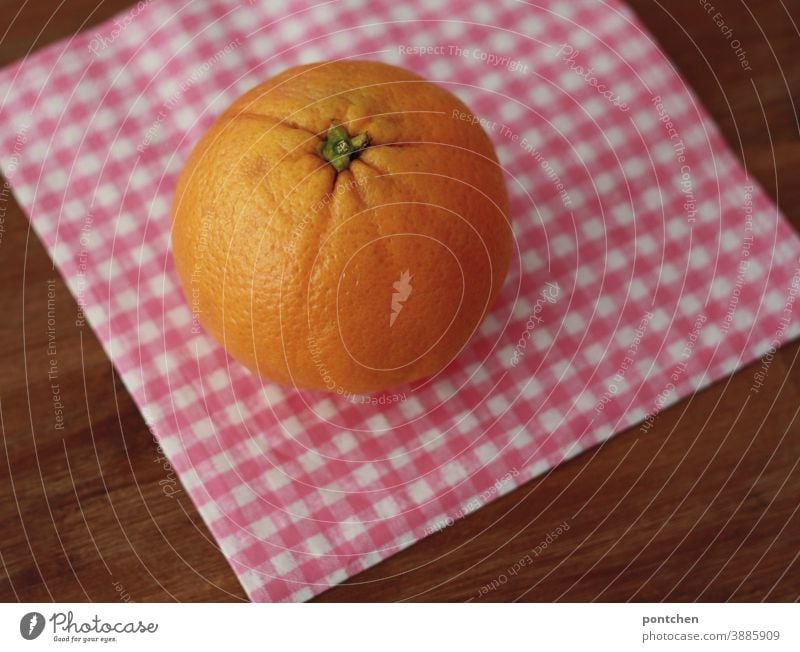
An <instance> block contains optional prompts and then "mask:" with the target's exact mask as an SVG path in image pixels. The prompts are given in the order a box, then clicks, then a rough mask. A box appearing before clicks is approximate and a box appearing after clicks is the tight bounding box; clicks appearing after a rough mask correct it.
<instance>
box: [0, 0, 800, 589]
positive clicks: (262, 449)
mask: <svg viewBox="0 0 800 652" xmlns="http://www.w3.org/2000/svg"><path fill="white" fill-rule="evenodd" d="M140 4H141V3H140ZM282 4H283V3H268V2H253V3H242V2H234V1H227V0H226V1H220V0H213V1H212V0H206V1H195V2H191V3H189V2H183V1H182V0H157V1H156V2H152V3H148V4H145V5H143V6H142V8H141V9H140V10H137V9H133V10H131V12H129V13H128V14H126V15H124V16H125V18H124V19H122V20H120V22H119V24H118V26H116V27H115V25H114V24H112V23H106V24H104V25H101V26H100V27H98V28H97V29H95V30H94V31H91V32H87V33H83V34H80V35H78V36H76V37H75V38H73V39H71V40H69V41H68V42H61V43H58V44H55V45H53V46H51V47H48V48H46V49H44V50H41V51H39V52H37V53H36V54H35V55H33V56H32V57H30V58H28V59H26V60H25V61H22V62H20V63H18V64H16V65H13V66H11V67H9V68H7V69H5V70H4V71H2V73H1V74H0V97H2V120H1V121H0V143H1V147H0V150H1V151H2V161H0V163H1V164H2V169H3V171H4V173H5V174H6V176H7V178H8V179H9V180H10V183H11V185H12V187H13V190H14V193H15V194H16V196H17V198H18V200H19V201H20V202H21V204H22V206H24V207H25V209H26V210H27V212H28V214H29V215H30V217H31V221H32V223H33V226H34V227H35V229H36V231H37V233H38V234H39V236H40V237H41V238H42V240H43V241H44V242H45V244H46V245H47V247H48V249H49V250H50V252H51V254H52V256H53V258H54V260H55V262H56V263H57V265H58V267H59V269H60V270H61V272H62V273H63V275H64V277H65V278H66V281H67V283H68V284H69V286H70V288H71V290H72V291H73V292H74V293H75V295H76V296H77V297H78V298H79V300H80V301H81V303H82V304H83V305H84V306H85V312H86V316H87V318H88V321H89V323H90V324H91V326H92V327H93V328H94V329H95V331H96V332H97V334H98V335H99V337H100V339H101V341H102V343H103V345H104V347H105V349H106V351H107V352H108V355H109V356H110V357H111V359H112V360H113V361H114V364H115V365H116V366H117V368H118V369H119V372H120V373H121V375H122V378H123V380H124V382H125V384H126V385H127V387H128V388H129V390H130V391H131V393H132V394H133V397H134V398H135V400H136V402H137V403H138V405H139V406H140V407H141V409H142V412H143V414H144V416H145V418H146V419H147V421H148V423H149V424H150V425H151V426H152V427H153V429H154V431H155V433H156V434H157V436H158V439H159V441H160V443H161V445H162V447H163V449H164V450H165V452H166V453H167V455H168V456H169V458H170V460H171V461H172V464H173V465H174V467H175V469H176V470H177V472H178V473H179V474H180V477H181V480H182V482H183V484H184V486H185V487H186V490H187V491H188V492H189V494H190V495H191V496H192V499H193V500H194V502H195V503H196V505H197V507H198V509H199V510H200V513H201V514H202V516H203V518H204V519H205V521H206V522H207V523H208V525H209V527H210V528H211V531H212V532H213V533H214V536H215V537H216V539H217V541H218V542H219V545H220V547H221V549H222V551H223V552H224V554H225V555H226V556H227V558H228V559H229V560H230V563H231V565H232V567H233V569H234V570H235V572H236V573H237V575H238V576H239V578H240V580H241V582H242V584H243V586H244V587H245V589H246V590H247V592H248V594H249V595H250V597H251V598H252V599H253V600H306V599H308V598H310V597H311V596H313V595H314V594H316V593H318V592H320V591H322V590H323V589H325V588H327V587H329V586H330V585H332V584H335V583H337V582H340V581H342V580H344V579H345V578H346V577H348V576H350V575H353V574H354V573H356V572H358V571H360V570H362V569H364V568H366V567H368V566H370V565H372V564H374V563H376V562H378V561H379V560H381V559H383V558H385V557H387V556H389V555H391V554H393V553H394V552H397V551H398V550H400V549H402V548H404V547H406V546H408V545H410V544H412V543H413V542H414V541H416V540H417V539H419V538H420V537H421V536H424V534H425V533H426V531H430V530H431V529H435V528H437V527H439V526H440V525H441V524H442V523H443V522H445V521H446V520H447V519H448V518H449V517H450V516H453V515H456V514H459V513H463V510H467V511H468V510H471V509H474V508H475V507H476V506H478V505H480V504H483V503H484V502H485V501H486V500H489V499H491V498H493V497H495V496H496V495H498V494H502V493H506V492H507V491H509V490H511V489H513V488H514V487H515V486H517V485H519V484H521V483H523V482H525V481H527V480H529V479H530V478H532V477H534V476H536V475H538V474H540V473H542V472H543V471H545V470H546V469H548V468H550V467H552V466H553V465H556V464H558V463H559V462H561V461H562V460H564V459H566V458H569V457H571V456H573V455H576V454H577V453H579V452H581V451H583V450H585V449H587V448H588V447H590V446H593V445H595V444H597V443H598V442H600V441H603V440H605V439H606V438H608V437H610V436H611V435H612V434H614V433H615V432H618V431H620V430H622V429H624V428H626V427H628V426H631V425H633V424H635V423H637V422H639V421H641V420H642V419H643V418H645V417H646V416H647V415H648V414H650V413H652V412H654V411H655V410H656V407H657V406H658V405H662V404H671V403H673V402H674V401H676V400H678V399H679V398H681V397H683V396H686V395H687V394H689V393H691V392H692V391H694V390H696V389H697V388H700V387H703V386H705V385H707V384H708V383H710V382H712V381H714V380H715V379H718V378H720V377H722V376H723V375H725V374H728V373H730V372H732V371H733V370H735V369H736V368H738V367H739V366H741V365H743V364H745V363H746V362H748V361H750V360H753V359H754V358H756V357H757V356H759V355H761V354H763V353H764V352H765V351H767V350H768V349H769V347H770V346H772V345H773V344H779V343H781V342H784V341H786V340H788V339H789V338H791V337H794V336H796V335H797V334H798V333H799V332H800V324H799V323H798V319H797V318H796V317H795V316H794V315H793V313H792V310H791V308H792V304H791V299H792V298H793V290H791V289H790V288H791V284H792V282H793V278H794V279H795V281H796V279H797V278H798V277H797V274H798V258H799V257H800V243H799V242H798V238H797V237H796V236H795V235H794V234H793V232H792V231H791V229H790V228H789V227H788V226H787V224H786V222H785V221H784V219H783V218H782V217H781V215H780V214H779V213H778V211H777V209H776V208H775V206H773V205H772V204H771V203H770V201H769V200H768V199H767V198H766V197H765V196H764V194H763V193H762V192H761V191H760V190H759V189H758V188H753V189H752V190H749V189H748V185H749V182H748V179H747V177H746V176H745V174H744V172H743V171H742V169H741V168H740V166H739V165H738V163H737V161H736V160H735V159H734V157H733V156H732V155H731V153H730V151H729V150H728V148H727V146H726V145H725V144H724V143H723V141H722V140H721V139H720V136H719V135H718V133H717V130H716V129H715V127H714V125H713V124H712V123H711V122H710V121H709V120H708V118H707V116H706V114H705V112H704V111H703V109H702V107H700V106H698V105H697V104H696V102H695V100H694V98H693V96H692V95H691V93H690V92H689V91H688V90H687V89H686V87H685V85H684V83H683V81H682V80H681V78H680V76H679V75H678V74H677V73H676V72H675V70H674V69H673V68H672V66H671V65H670V63H669V61H668V60H667V59H666V58H665V57H664V56H663V55H662V54H661V52H660V51H659V50H658V49H657V47H656V46H655V45H654V44H653V42H652V41H651V39H650V37H649V36H648V34H647V33H646V32H644V31H642V29H641V27H640V25H639V24H638V23H637V21H636V19H635V18H634V16H633V15H632V13H631V12H630V11H629V10H628V9H626V8H625V7H623V6H621V5H620V4H619V3H618V2H617V1H616V0H614V1H613V2H606V3H602V2H599V1H595V0H589V1H575V0H570V1H569V2H566V1H560V2H559V1H556V0H542V1H541V2H539V3H538V6H531V5H526V4H524V3H517V2H512V1H510V0H499V1H498V0H495V1H492V2H468V1H467V0H440V1H438V2H436V1H433V0H428V1H427V2H425V3H424V5H425V9H413V8H411V7H410V6H408V4H407V3H399V2H388V1H386V2H374V1H368V0H352V1H351V0H345V1H344V2H324V3H321V4H318V5H316V6H306V5H304V3H300V2H291V3H289V5H290V6H289V7H288V8H287V7H283V8H282V9H278V8H277V7H280V6H281V5H282ZM420 4H422V3H420ZM564 43H568V44H570V47H571V48H572V49H573V50H574V51H576V52H573V53H572V54H573V56H572V58H570V56H569V55H570V49H569V48H561V45H562V44H564ZM451 45H453V46H458V47H459V48H462V49H466V53H464V52H462V53H456V52H455V50H451V49H450V46H451ZM401 46H402V47H401ZM411 46H443V49H440V50H439V51H438V53H433V54H425V55H420V54H414V53H413V52H412V51H409V50H407V49H406V48H407V47H411ZM476 48H478V49H477V50H476ZM482 53H487V54H488V53H491V54H493V55H497V56H498V57H508V58H509V60H508V61H501V62H499V63H498V61H497V60H496V59H493V60H492V61H489V60H488V59H486V57H484V56H483V54H482ZM340 57H362V58H373V59H381V60H384V61H387V62H390V63H396V64H399V65H403V66H406V67H408V68H411V69H413V70H415V71H417V72H419V73H420V74H422V75H424V76H426V77H428V78H429V79H431V80H434V81H437V82H438V83H440V84H442V85H444V86H445V87H447V88H449V89H450V90H452V91H453V92H455V93H456V94H457V95H459V96H460V97H461V98H462V99H464V100H465V101H466V102H467V104H468V105H469V106H470V107H471V108H472V109H473V111H474V112H475V114H476V115H478V116H481V117H482V118H484V119H486V120H487V121H488V123H492V122H494V123H495V124H494V126H492V125H491V124H489V125H488V130H489V132H490V135H491V136H492V138H493V139H494V141H495V143H496V145H497V148H498V155H499V157H500V161H501V163H502V165H503V166H504V168H505V170H506V171H507V179H508V187H509V190H510V193H511V196H512V208H513V216H514V222H515V229H516V237H517V243H518V247H519V249H518V252H517V255H516V258H515V260H514V261H513V262H512V270H511V272H510V276H509V278H508V280H507V282H506V285H505V286H504V291H503V292H502V295H501V296H500V298H499V300H498V302H497V304H496V306H495V307H494V309H493V311H492V313H491V315H490V316H489V318H488V319H487V320H486V322H485V324H484V325H483V327H482V329H481V332H480V334H479V336H477V337H476V338H475V339H474V341H473V342H472V343H471V345H470V346H469V347H468V350H466V351H465V352H464V353H463V355H461V356H460V357H459V358H458V360H457V361H456V362H455V363H454V364H453V365H451V367H450V368H448V369H447V370H446V371H445V372H444V373H442V374H441V375H440V376H439V377H437V378H436V379H435V380H434V381H433V382H431V383H419V384H418V386H416V387H405V388H399V389H398V390H397V391H398V392H401V393H405V397H406V398H405V400H402V401H399V402H396V403H391V404H389V405H385V406H376V405H370V404H360V403H354V402H349V401H347V400H345V399H343V398H341V397H338V396H335V395H325V394H320V393H313V392H301V391H293V390H288V389H285V388H282V387H278V386H275V385H271V384H262V383H261V382H260V381H259V379H257V378H255V377H253V376H252V375H250V374H249V373H248V372H247V371H245V370H244V369H243V368H241V367H240V366H239V365H238V364H236V363H234V362H232V361H231V360H230V359H229V358H228V357H227V356H226V355H225V353H224V352H223V351H222V350H221V349H220V347H219V346H217V345H216V344H215V343H214V341H212V340H211V339H209V338H208V337H207V336H205V335H204V334H196V333H193V332H192V316H191V310H190V306H189V305H188V304H187V302H186V300H185V299H184V297H183V295H182V293H181V291H180V289H179V287H178V284H177V279H176V276H175V272H174V269H173V264H172V259H171V257H170V254H169V237H170V231H169V214H168V211H169V205H170V200H171V193H172V190H173V187H174V183H175V180H176V175H177V173H178V172H179V170H180V169H181V166H182V164H183V162H184V160H185V159H186V156H187V154H188V153H189V151H190V149H191V147H192V145H193V144H194V143H195V142H196V141H197V139H198V137H199V136H200V134H201V133H202V131H203V130H204V129H206V128H207V127H208V126H209V124H210V123H211V122H212V120H213V119H214V117H215V116H216V115H218V114H219V112H220V111H221V110H222V109H223V108H224V107H225V106H226V105H227V104H228V103H230V102H231V101H232V100H233V99H234V98H235V97H237V96H238V95H239V94H241V93H242V92H244V91H245V90H247V89H248V88H250V87H251V86H253V85H254V84H256V83H257V82H259V81H261V80H264V79H266V78H268V77H270V76H271V75H273V74H275V73H277V72H279V71H280V70H282V69H284V68H286V67H288V66H292V65H295V64H298V63H305V62H309V61H315V60H321V59H333V58H340ZM515 62H518V63H515ZM576 66H582V69H578V68H576ZM589 67H591V68H592V69H593V70H592V71H591V72H588V71H587V69H588V68H589ZM581 75H583V78H582V77H581ZM592 76H594V77H595V78H596V79H597V82H596V84H597V85H600V84H603V85H604V86H605V89H609V90H613V95H618V96H619V100H618V101H617V104H622V103H623V102H624V105H623V106H616V105H614V104H613V103H612V102H611V101H610V100H609V99H607V98H606V97H605V96H603V95H602V94H601V90H605V89H601V88H598V87H597V86H596V85H595V83H593V82H591V81H588V82H587V79H589V80H591V77H592ZM654 96H661V97H662V99H663V108H661V107H658V106H657V104H656V103H655V102H654V101H653V97H654ZM612 99H613V98H612ZM662 117H663V118H664V119H665V120H666V119H671V121H672V122H673V125H674V126H675V127H676V129H677V133H676V134H674V135H673V137H672V138H671V137H670V134H669V132H668V125H667V124H665V123H664V122H662V121H661V120H660V118H662ZM681 141H682V142H683V143H684V144H685V146H686V150H685V153H682V152H681V150H680V146H679V143H680V142H681ZM681 154H682V155H683V156H684V157H685V159H679V158H678V157H679V155H681ZM559 184H562V185H563V187H562V185H559ZM751 208H752V210H751ZM751 213H752V221H750V215H751ZM740 261H745V262H744V264H742V265H740ZM548 282H549V283H552V284H557V285H558V287H559V290H558V292H557V296H551V300H550V301H545V300H543V299H541V292H542V291H543V289H544V288H546V287H548V286H547V285H546V284H547V283H548ZM550 287H553V286H550ZM553 293H554V292H553ZM537 299H538V303H537ZM532 315H533V316H534V317H538V318H539V319H540V320H541V323H539V321H538V320H537V319H535V318H534V319H531V316H532ZM782 320H783V321H782ZM637 329H638V330H639V332H638V333H637ZM521 338H522V340H521ZM520 342H522V343H520ZM687 346H688V348H686V351H689V350H691V355H684V350H685V347H687ZM692 347H693V348H692ZM514 360H515V361H516V364H514V363H513V362H512V361H514ZM683 362H685V363H686V364H685V366H683ZM673 388H674V389H673ZM659 396H661V399H659Z"/></svg>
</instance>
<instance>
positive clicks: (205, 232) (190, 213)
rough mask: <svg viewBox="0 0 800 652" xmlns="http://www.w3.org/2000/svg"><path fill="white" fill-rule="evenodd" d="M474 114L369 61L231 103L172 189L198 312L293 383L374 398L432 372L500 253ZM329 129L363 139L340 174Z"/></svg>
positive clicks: (265, 88)
mask: <svg viewBox="0 0 800 652" xmlns="http://www.w3.org/2000/svg"><path fill="white" fill-rule="evenodd" d="M471 118H472V114H471V113H469V110H468V109H467V107H466V106H465V105H464V104H463V103H462V102H461V101H459V100H458V99H457V98H456V97H455V96H454V95H452V94H451V93H449V92H447V91H446V90H444V89H443V88H441V87H439V86H437V85H435V84H432V83H430V82H428V81H425V80H423V79H422V78H420V77H418V76H417V75H414V74H413V73H411V72H408V71H406V70H403V69H401V68H397V67H394V66H390V65H386V64H382V63H376V62H368V61H337V62H326V63H318V64H311V65H306V66H299V67H296V68H291V69H289V70H286V71H285V72H283V73H281V74H279V75H277V76H276V77H274V78H272V79H270V80H269V81H266V82H264V83H263V84H261V85H259V86H257V87H256V88H254V89H252V90H251V91H250V92H248V93H246V94H245V95H243V96H242V97H240V98H239V99H238V100H236V102H234V104H233V105H232V106H231V107H230V108H229V109H228V110H227V111H226V112H225V113H224V114H223V115H222V116H221V117H220V118H219V119H218V120H217V121H216V122H215V124H214V125H213V126H212V127H211V128H210V130H209V131H208V132H207V133H206V134H205V135H204V136H203V138H202V139H201V140H200V142H199V143H198V144H197V146H196V147H195V149H194V151H193V152H192V154H191V156H190V158H189V160H188V162H187V164H186V167H185V169H184V170H183V172H182V174H181V177H180V180H179V183H178V187H177V190H176V193H175V198H174V203H173V231H172V246H173V253H174V258H175V263H176V266H177V271H178V274H179V276H180V278H181V281H182V283H183V286H184V292H185V294H186V296H187V299H188V300H189V303H190V305H191V306H192V308H193V311H194V313H195V315H196V317H197V318H198V319H199V321H200V322H201V323H202V324H203V326H204V327H205V328H206V329H207V330H208V331H209V332H210V333H211V334H212V335H213V336H214V337H215V338H216V339H217V340H218V341H219V342H220V343H221V344H222V345H223V346H224V347H225V349H226V350H227V351H228V353H230V355H232V356H233V357H234V358H236V359H237V360H239V361H240V362H242V363H244V364H245V365H246V366H247V367H248V368H250V369H251V370H253V371H254V372H256V373H258V374H259V375H261V376H262V377H264V378H267V379H271V380H273V381H277V382H280V383H283V384H285V385H289V386H296V387H304V388H311V389H320V390H326V391H334V392H338V393H345V392H348V393H354V394H368V393H375V392H379V391H381V390H386V389H389V388H394V387H396V386H399V385H403V384H405V383H409V382H411V381H414V380H418V379H422V378H425V377H428V376H431V375H433V374H436V373H437V372H439V371H440V370H442V369H443V368H444V367H445V366H446V365H448V364H449V363H450V362H451V361H452V360H453V359H454V358H455V357H456V356H457V355H458V353H459V352H460V351H461V350H462V348H463V347H464V346H465V344H466V343H467V342H468V341H469V339H470V338H471V337H472V335H473V334H474V333H475V332H476V330H477V329H478V327H479V326H480V323H481V322H482V320H483V318H484V317H485V316H486V314H487V313H488V311H489V309H490V308H491V305H492V302H493V300H494V298H495V296H496V295H497V293H498V291H499V289H500V287H501V285H502V283H503V280H504V278H505V276H506V273H507V270H508V265H509V259H510V256H511V250H512V232H511V225H510V222H509V210H508V198H507V194H506V189H505V184H504V181H503V176H502V173H501V170H500V168H499V166H498V164H497V158H496V156H495V152H494V148H493V147H492V144H491V142H490V140H489V138H488V137H487V135H486V133H485V132H484V131H483V129H482V128H481V127H480V126H479V125H477V124H473V123H472V122H471ZM332 124H339V125H341V126H342V127H344V129H345V130H346V131H347V132H348V134H349V135H350V136H351V137H354V136H356V135H358V134H364V133H366V134H368V137H369V144H368V146H367V147H366V148H365V149H363V150H362V151H360V152H359V153H358V154H357V155H356V156H353V157H351V158H352V160H350V163H349V167H348V168H347V169H344V170H343V171H341V172H337V170H336V169H335V167H334V165H333V164H332V163H331V162H329V161H327V160H325V159H324V158H323V157H322V155H321V153H320V147H321V146H322V143H323V141H324V140H325V139H326V137H327V134H328V129H329V128H330V127H331V125H332ZM409 286H410V287H409ZM393 314H394V317H392V315H393Z"/></svg>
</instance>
